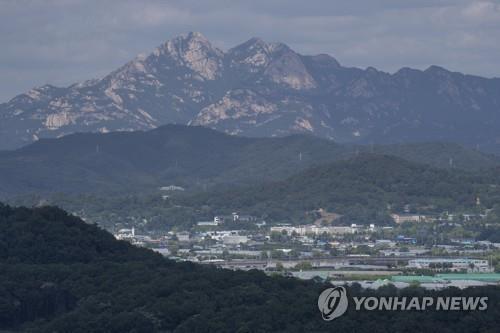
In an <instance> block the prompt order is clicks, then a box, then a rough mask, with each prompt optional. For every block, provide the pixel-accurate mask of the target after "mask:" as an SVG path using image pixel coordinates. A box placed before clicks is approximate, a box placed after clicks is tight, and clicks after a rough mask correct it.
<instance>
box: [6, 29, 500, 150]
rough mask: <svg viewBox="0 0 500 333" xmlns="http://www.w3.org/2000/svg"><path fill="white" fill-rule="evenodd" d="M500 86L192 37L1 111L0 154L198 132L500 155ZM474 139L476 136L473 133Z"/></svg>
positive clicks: (433, 71)
mask: <svg viewBox="0 0 500 333" xmlns="http://www.w3.org/2000/svg"><path fill="white" fill-rule="evenodd" d="M499 96H500V79H485V78H480V77H473V76H467V75H462V74H459V73H455V72H450V71H447V70H446V69H443V68H440V67H437V66H431V67H430V68H429V69H427V70H425V71H420V70H413V69H408V68H404V69H402V70H400V71H398V72H396V73H395V74H392V75H391V74H388V73H384V72H381V71H378V70H376V69H374V68H368V69H366V70H362V69H359V68H348V67H342V66H341V65H340V64H339V63H338V62H337V61H336V60H335V59H334V58H332V57H331V56H329V55H326V54H320V55H307V56H304V55H300V54H298V53H296V52H294V51H293V50H292V49H291V48H289V47H288V46H287V45H285V44H282V43H269V42H266V41H264V40H262V39H260V38H252V39H250V40H248V41H246V42H244V43H243V44H240V45H238V46H236V47H234V48H232V49H230V50H229V51H227V52H226V53H224V52H222V51H221V50H219V49H217V48H216V47H215V46H213V45H212V44H211V43H210V41H209V40H208V39H207V38H206V37H205V36H203V35H202V34H201V33H197V32H191V33H188V34H184V35H181V36H178V37H175V38H172V39H171V40H169V41H167V42H166V43H164V44H162V45H161V46H159V47H158V48H156V49H155V50H154V51H153V52H152V53H151V54H149V55H139V56H138V57H136V58H135V59H133V60H131V61H130V62H128V63H127V64H125V65H124V66H122V67H120V68H119V69H117V70H115V71H113V72H111V73H110V74H109V75H107V76H105V77H104V78H102V79H95V80H88V81H85V82H82V83H76V84H73V85H71V86H69V87H62V88H58V87H53V86H49V85H47V86H43V87H39V88H34V89H32V90H30V91H28V92H26V93H24V94H21V95H18V96H16V97H15V98H13V99H11V100H10V101H9V102H7V103H3V104H0V149H11V148H17V147H20V146H22V145H25V144H28V143H30V142H33V141H36V140H38V139H39V138H46V137H59V136H63V135H66V134H70V133H74V132H107V131H124V130H126V131H129V130H144V129H150V128H154V127H157V126H160V125H163V124H168V123H175V124H197V125H203V126H209V127H213V128H215V129H218V130H221V131H225V132H227V133H231V134H242V135H246V136H279V135H286V134H291V133H297V132H310V133H313V134H315V135H318V136H322V137H326V138H330V139H335V140H337V141H340V142H402V141H422V140H427V141H428V140H446V141H456V142H460V143H465V144H474V145H481V148H483V147H488V149H491V150H498V149H500V148H498V147H500V145H499V142H500V138H499V137H498V125H497V124H498V123H500V116H499V115H498V110H499V108H500V102H499V101H500V99H499ZM471 128H473V129H474V130H473V131H472V130H470V129H471Z"/></svg>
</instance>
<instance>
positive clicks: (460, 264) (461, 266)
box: [408, 258, 491, 272]
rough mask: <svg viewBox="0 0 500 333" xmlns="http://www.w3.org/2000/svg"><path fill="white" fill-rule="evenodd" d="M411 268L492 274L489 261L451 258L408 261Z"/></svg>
mask: <svg viewBox="0 0 500 333" xmlns="http://www.w3.org/2000/svg"><path fill="white" fill-rule="evenodd" d="M408 267H411V268H447V269H450V270H452V271H461V270H466V271H470V272H491V268H490V265H489V264H488V260H483V259H467V258H459V259H451V258H426V259H413V260H409V261H408Z"/></svg>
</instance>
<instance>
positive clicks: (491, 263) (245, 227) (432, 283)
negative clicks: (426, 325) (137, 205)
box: [114, 211, 500, 289]
mask: <svg viewBox="0 0 500 333" xmlns="http://www.w3.org/2000/svg"><path fill="white" fill-rule="evenodd" d="M391 216H392V218H393V219H394V225H393V226H378V225H375V224H368V225H358V224H351V225H350V226H343V225H335V224H334V223H333V222H334V221H335V214H331V213H327V212H324V211H321V214H320V218H319V219H318V220H316V221H315V222H314V223H312V224H305V225H291V224H285V223H280V224H272V225H271V224H269V223H266V221H264V220H262V219H260V218H257V217H255V216H250V215H241V214H239V213H237V212H233V213H231V214H227V215H224V216H214V218H213V220H211V221H199V222H197V223H196V225H195V226H194V227H193V228H191V229H189V230H172V231H169V232H167V233H165V234H161V235H159V234H157V233H155V234H154V235H153V234H151V233H145V234H142V233H139V232H137V230H136V228H135V227H132V228H121V229H119V230H117V231H116V232H115V233H114V235H115V237H116V238H117V239H120V240H126V241H129V242H131V243H132V244H135V245H137V246H142V247H147V248H151V249H153V250H154V251H156V252H159V253H161V254H162V255H164V256H166V257H168V258H170V259H174V260H177V261H191V262H195V263H199V264H210V265H216V266H218V267H221V268H226V269H239V270H250V269H258V270H262V271H265V272H266V273H268V274H271V275H272V274H281V275H285V276H294V277H297V278H301V279H320V280H327V281H332V282H334V283H347V284H352V283H360V284H361V285H362V286H364V287H368V288H378V287H380V286H381V285H386V284H389V283H390V284H393V285H395V286H398V287H401V288H402V287H407V286H409V285H411V284H419V285H421V286H422V287H425V288H429V289H441V288H445V287H449V286H456V287H459V288H465V287H468V286H479V285H489V284H498V283H500V274H498V273H495V271H499V268H500V263H499V254H500V243H495V242H491V241H487V240H476V239H470V238H464V237H444V236H443V234H442V233H440V235H439V237H434V238H433V235H432V234H431V235H422V234H421V235H418V232H417V235H412V232H411V230H415V228H416V227H425V228H426V230H427V229H430V230H435V229H436V228H438V227H449V226H454V227H456V226H461V225H462V224H465V223H474V222H478V221H481V220H482V219H484V218H485V217H486V215H485V214H461V215H460V216H458V215H453V214H447V213H446V214H443V215H441V216H439V217H435V216H434V217H431V216H425V215H417V214H410V213H405V214H395V213H394V214H392V215H391ZM405 230H409V231H410V232H409V233H408V234H404V233H402V232H403V231H405ZM413 233H414V232H413ZM429 236H430V237H429ZM430 240H431V242H430Z"/></svg>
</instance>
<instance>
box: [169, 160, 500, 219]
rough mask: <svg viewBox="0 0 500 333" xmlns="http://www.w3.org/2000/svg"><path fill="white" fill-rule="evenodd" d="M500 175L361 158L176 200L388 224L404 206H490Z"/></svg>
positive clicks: (275, 215) (498, 193)
mask: <svg viewBox="0 0 500 333" xmlns="http://www.w3.org/2000/svg"><path fill="white" fill-rule="evenodd" d="M498 182H499V180H498V177H496V176H495V175H493V174H492V173H489V174H488V175H476V174H474V173H469V172H466V171H460V170H444V169H438V168H433V167H430V166H428V165H424V164H420V163H414V162H409V161H406V160H403V159H400V158H398V157H393V156H387V155H375V154H361V155H359V156H356V157H353V158H351V159H348V160H343V161H337V162H333V163H330V164H326V165H321V166H318V167H313V168H310V169H307V170H305V171H303V172H301V173H299V174H296V175H294V176H292V177H289V178H287V179H286V180H284V181H277V182H270V183H267V184H263V185H255V186H250V187H242V188H236V189H233V190H221V191H218V192H210V193H201V194H197V195H194V196H188V197H180V198H178V199H177V200H178V201H179V202H180V204H183V205H193V206H195V207H202V206H203V207H213V208H217V209H219V210H220V212H228V211H242V212H247V213H250V214H255V215H257V216H261V215H263V214H264V215H266V216H267V217H269V218H270V219H272V220H274V221H279V220H283V221H285V220H287V219H290V218H293V219H295V220H296V221H301V220H303V219H304V218H305V217H306V213H307V212H310V211H313V210H317V209H319V208H323V209H326V210H328V211H330V212H335V213H338V214H342V215H344V218H346V220H345V223H354V222H358V223H390V221H391V220H390V218H389V212H390V211H393V212H403V210H404V206H405V205H406V204H411V207H410V208H411V209H412V210H413V211H415V212H420V213H439V212H443V211H445V210H453V211H460V210H469V211H473V210H474V209H475V208H476V198H477V197H480V198H481V200H482V201H481V203H482V205H484V206H486V207H488V208H492V207H494V206H495V204H496V203H497V202H498V201H499V200H500V190H499V189H498V186H497V185H498Z"/></svg>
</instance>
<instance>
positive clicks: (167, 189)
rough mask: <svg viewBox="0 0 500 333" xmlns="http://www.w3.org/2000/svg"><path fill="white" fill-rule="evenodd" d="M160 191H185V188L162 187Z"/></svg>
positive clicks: (174, 186)
mask: <svg viewBox="0 0 500 333" xmlns="http://www.w3.org/2000/svg"><path fill="white" fill-rule="evenodd" d="M160 191H185V189H184V187H181V186H176V185H169V186H162V187H160Z"/></svg>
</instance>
